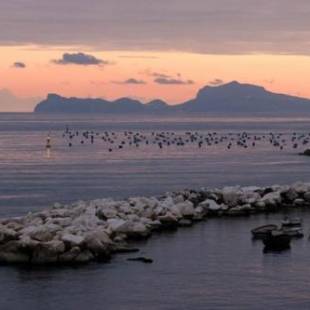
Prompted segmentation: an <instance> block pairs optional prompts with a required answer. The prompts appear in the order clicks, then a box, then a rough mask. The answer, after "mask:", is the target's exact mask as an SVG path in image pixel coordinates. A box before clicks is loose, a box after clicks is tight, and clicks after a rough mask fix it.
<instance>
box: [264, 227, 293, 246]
mask: <svg viewBox="0 0 310 310" xmlns="http://www.w3.org/2000/svg"><path fill="white" fill-rule="evenodd" d="M263 242H264V245H265V249H266V250H276V251H281V250H285V249H288V248H290V243H291V237H290V236H289V235H288V234H286V233H284V232H283V231H282V230H272V231H270V232H269V233H268V234H267V236H266V237H264V238H263Z"/></svg>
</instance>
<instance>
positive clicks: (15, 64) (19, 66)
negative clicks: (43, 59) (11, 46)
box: [13, 61, 26, 69]
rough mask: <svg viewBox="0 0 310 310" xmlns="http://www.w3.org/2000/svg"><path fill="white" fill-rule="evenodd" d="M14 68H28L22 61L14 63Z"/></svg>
mask: <svg viewBox="0 0 310 310" xmlns="http://www.w3.org/2000/svg"><path fill="white" fill-rule="evenodd" d="M13 67H14V68H16V69H25V68H26V64H25V63H23V62H20V61H17V62H14V63H13Z"/></svg>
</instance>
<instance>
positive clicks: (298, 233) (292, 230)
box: [281, 226, 304, 238]
mask: <svg viewBox="0 0 310 310" xmlns="http://www.w3.org/2000/svg"><path fill="white" fill-rule="evenodd" d="M281 230H282V231H283V232H284V233H285V234H287V235H289V236H290V237H292V238H302V237H303V236H304V232H303V229H302V227H298V226H291V227H282V229H281Z"/></svg>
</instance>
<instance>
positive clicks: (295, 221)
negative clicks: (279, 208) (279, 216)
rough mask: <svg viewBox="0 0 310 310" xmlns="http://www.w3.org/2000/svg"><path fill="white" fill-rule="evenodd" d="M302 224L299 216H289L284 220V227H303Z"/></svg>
mask: <svg viewBox="0 0 310 310" xmlns="http://www.w3.org/2000/svg"><path fill="white" fill-rule="evenodd" d="M301 226H302V220H301V219H300V218H299V217H296V218H292V219H291V218H289V217H285V218H284V220H283V221H282V228H287V227H301Z"/></svg>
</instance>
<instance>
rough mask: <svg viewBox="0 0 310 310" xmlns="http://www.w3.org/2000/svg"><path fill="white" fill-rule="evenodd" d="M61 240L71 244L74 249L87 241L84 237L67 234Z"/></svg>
mask: <svg viewBox="0 0 310 310" xmlns="http://www.w3.org/2000/svg"><path fill="white" fill-rule="evenodd" d="M61 240H62V241H63V242H65V243H69V244H70V245H71V246H73V247H74V246H80V245H81V244H82V243H83V242H84V241H85V238H84V237H82V236H77V235H72V234H65V235H63V236H62V237H61Z"/></svg>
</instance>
